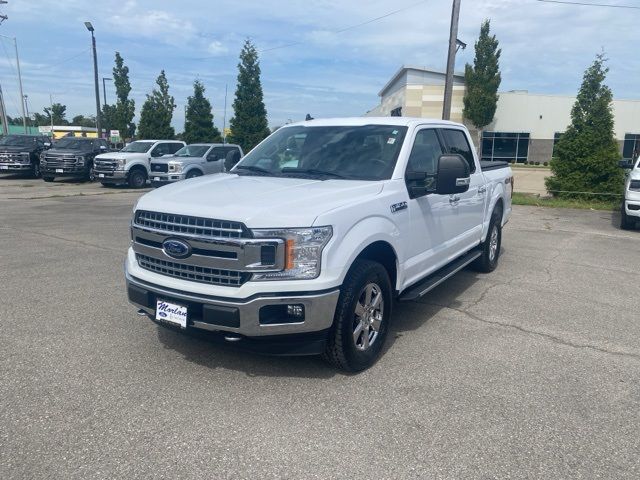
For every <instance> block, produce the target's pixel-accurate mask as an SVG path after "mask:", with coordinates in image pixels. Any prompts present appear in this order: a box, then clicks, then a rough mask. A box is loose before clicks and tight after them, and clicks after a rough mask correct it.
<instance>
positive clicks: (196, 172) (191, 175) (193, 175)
mask: <svg viewBox="0 0 640 480" xmlns="http://www.w3.org/2000/svg"><path fill="white" fill-rule="evenodd" d="M201 176H202V172H201V171H200V170H191V171H190V172H189V173H187V176H186V177H185V178H196V177H201Z"/></svg>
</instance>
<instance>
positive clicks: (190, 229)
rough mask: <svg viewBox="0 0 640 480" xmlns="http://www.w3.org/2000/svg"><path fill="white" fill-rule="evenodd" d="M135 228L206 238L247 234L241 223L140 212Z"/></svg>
mask: <svg viewBox="0 0 640 480" xmlns="http://www.w3.org/2000/svg"><path fill="white" fill-rule="evenodd" d="M134 223H135V226H140V227H142V228H145V227H147V228H151V229H153V230H154V231H156V232H158V231H160V232H166V233H167V235H175V234H181V233H184V234H190V235H199V236H202V237H204V238H242V237H243V236H245V237H246V236H248V235H243V234H244V233H245V231H246V230H245V229H244V228H243V225H242V224H241V223H239V222H229V221H225V220H214V219H209V218H202V217H191V216H187V215H173V214H168V213H159V212H151V211H147V210H139V211H138V212H136V217H135V222H134Z"/></svg>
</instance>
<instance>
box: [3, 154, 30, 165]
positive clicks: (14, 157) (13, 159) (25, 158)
mask: <svg viewBox="0 0 640 480" xmlns="http://www.w3.org/2000/svg"><path fill="white" fill-rule="evenodd" d="M0 163H29V154H28V153H27V152H20V153H17V152H12V153H2V152H0Z"/></svg>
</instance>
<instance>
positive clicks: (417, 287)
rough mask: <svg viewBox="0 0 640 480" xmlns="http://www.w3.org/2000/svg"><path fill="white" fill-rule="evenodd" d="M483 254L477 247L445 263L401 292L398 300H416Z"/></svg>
mask: <svg viewBox="0 0 640 480" xmlns="http://www.w3.org/2000/svg"><path fill="white" fill-rule="evenodd" d="M480 255H482V251H481V250H480V249H479V248H478V247H476V248H474V249H473V250H469V251H468V252H467V253H465V254H464V255H462V256H461V257H458V258H457V259H455V260H454V261H453V262H451V263H449V264H448V265H445V266H444V267H442V268H441V269H440V270H438V271H436V272H434V273H432V274H431V275H429V276H427V277H425V278H423V279H422V280H420V281H418V283H415V284H413V285H412V286H410V287H409V288H408V289H406V290H405V291H404V292H402V293H401V294H400V297H398V300H400V301H401V302H406V301H409V300H415V299H416V298H420V297H421V296H423V295H424V294H425V293H427V292H429V291H430V290H433V289H434V288H436V287H437V286H438V285H440V284H441V283H442V282H444V281H445V280H446V279H448V278H449V277H451V276H453V275H455V274H456V273H458V272H459V271H460V270H462V269H463V268H464V267H466V266H467V265H469V264H470V263H471V262H473V261H474V260H475V259H476V258H478V257H479V256H480Z"/></svg>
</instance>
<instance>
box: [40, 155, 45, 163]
mask: <svg viewBox="0 0 640 480" xmlns="http://www.w3.org/2000/svg"><path fill="white" fill-rule="evenodd" d="M44 157H45V155H44V152H42V153H41V154H40V163H42V162H44V161H45V160H44Z"/></svg>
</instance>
